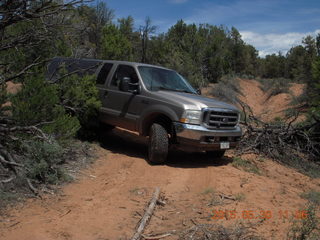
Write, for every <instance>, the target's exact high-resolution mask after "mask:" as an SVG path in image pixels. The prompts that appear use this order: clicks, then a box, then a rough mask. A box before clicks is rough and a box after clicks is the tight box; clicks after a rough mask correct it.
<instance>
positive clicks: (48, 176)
mask: <svg viewBox="0 0 320 240" xmlns="http://www.w3.org/2000/svg"><path fill="white" fill-rule="evenodd" d="M23 149H24V151H25V158H26V159H25V166H26V175H27V177H29V178H31V179H36V180H38V181H40V182H43V183H50V184H54V183H57V182H58V181H59V180H60V179H61V178H62V177H63V175H64V174H63V173H62V170H61V168H60V167H59V163H61V158H62V154H63V148H62V147H61V146H60V145H59V144H58V143H57V142H55V141H53V142H51V143H48V142H40V141H30V142H27V143H24V146H23Z"/></svg>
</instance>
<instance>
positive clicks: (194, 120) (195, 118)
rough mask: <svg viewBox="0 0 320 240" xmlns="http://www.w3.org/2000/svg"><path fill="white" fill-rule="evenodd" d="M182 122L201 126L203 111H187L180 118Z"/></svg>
mask: <svg viewBox="0 0 320 240" xmlns="http://www.w3.org/2000/svg"><path fill="white" fill-rule="evenodd" d="M180 122H183V123H191V124H200V123H201V111H200V110H185V111H184V113H183V114H182V118H180Z"/></svg>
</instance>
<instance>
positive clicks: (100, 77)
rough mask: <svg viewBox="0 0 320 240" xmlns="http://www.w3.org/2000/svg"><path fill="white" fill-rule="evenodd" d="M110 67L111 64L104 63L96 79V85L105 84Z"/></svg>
mask: <svg viewBox="0 0 320 240" xmlns="http://www.w3.org/2000/svg"><path fill="white" fill-rule="evenodd" d="M112 66H113V64H112V63H105V64H104V65H103V66H102V68H101V70H100V72H99V74H98V77H97V84H104V83H105V81H106V79H107V77H108V75H109V72H110V70H111V68H112Z"/></svg>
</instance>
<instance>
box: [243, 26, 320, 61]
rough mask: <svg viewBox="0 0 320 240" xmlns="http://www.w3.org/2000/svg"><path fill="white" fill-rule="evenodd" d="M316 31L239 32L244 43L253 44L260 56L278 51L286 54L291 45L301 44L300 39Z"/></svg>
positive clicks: (316, 31) (316, 32) (312, 34)
mask: <svg viewBox="0 0 320 240" xmlns="http://www.w3.org/2000/svg"><path fill="white" fill-rule="evenodd" d="M318 33H320V29H317V30H315V31H314V32H306V33H298V32H289V33H284V34H274V33H271V34H260V33H256V32H252V31H241V32H240V34H241V35H242V39H243V40H244V41H245V42H246V43H248V44H251V45H253V46H254V47H255V48H256V49H258V50H259V56H260V57H264V56H266V55H268V54H272V53H277V52H279V51H281V52H282V53H283V54H286V52H287V51H288V50H290V48H291V47H293V46H296V45H299V44H301V41H302V39H303V38H304V37H306V36H307V35H311V36H316V35H317V34H318Z"/></svg>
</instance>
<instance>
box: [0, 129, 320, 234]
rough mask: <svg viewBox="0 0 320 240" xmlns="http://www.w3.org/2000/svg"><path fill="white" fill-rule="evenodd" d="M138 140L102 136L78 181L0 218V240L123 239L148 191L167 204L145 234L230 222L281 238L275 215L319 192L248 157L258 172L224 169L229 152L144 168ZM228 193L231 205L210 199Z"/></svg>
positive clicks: (175, 158)
mask: <svg viewBox="0 0 320 240" xmlns="http://www.w3.org/2000/svg"><path fill="white" fill-rule="evenodd" d="M144 142H145V140H144V139H141V138H140V137H138V136H136V135H135V134H132V133H130V132H126V131H123V130H119V129H116V130H114V133H111V134H108V135H106V139H105V144H103V148H101V147H97V152H98V154H99V158H98V160H97V161H96V162H95V163H94V164H93V165H92V166H90V167H89V168H88V169H87V170H84V171H83V174H82V175H81V176H80V178H79V179H78V180H77V181H76V182H74V183H71V184H69V185H67V186H65V187H64V188H63V191H62V192H61V193H60V194H58V195H55V196H50V195H47V196H46V197H45V199H42V200H41V199H32V200H29V201H27V202H26V203H23V204H20V205H19V206H17V207H15V208H14V209H9V210H8V211H7V212H6V214H5V215H3V216H1V217H0V239H6V240H13V239H17V240H18V239H19V240H21V239H24V240H38V239H39V240H43V239H48V240H49V239H55V240H56V239H75V240H81V239H97V240H98V239H99V240H101V239H111V240H113V239H129V238H130V237H131V236H132V235H133V233H134V231H135V227H136V225H137V223H138V222H139V220H140V218H141V216H140V215H143V212H144V208H145V206H146V205H147V203H148V201H149V200H150V198H151V196H152V193H153V190H154V188H155V187H156V186H159V187H160V188H161V191H162V193H163V195H164V196H165V197H166V199H167V200H166V201H167V204H166V205H165V206H163V207H160V206H158V207H157V209H156V210H155V215H154V216H153V217H152V219H151V222H150V224H149V225H148V226H147V229H146V231H145V232H146V233H147V234H148V233H163V232H168V231H172V232H173V233H175V235H172V236H171V237H167V238H165V239H177V238H178V234H179V233H181V231H183V230H185V229H188V228H190V227H192V226H193V223H192V222H191V219H193V220H194V221H197V222H204V223H215V224H217V223H218V224H223V225H231V226H232V225H235V224H236V223H238V222H244V223H251V224H255V229H256V230H255V232H256V233H257V234H259V235H261V236H263V237H266V239H283V238H284V237H285V235H286V232H287V229H288V227H289V219H282V218H280V216H279V211H280V210H283V211H284V210H288V211H289V214H290V216H291V213H292V214H293V213H294V212H295V211H297V210H299V209H301V208H303V207H304V204H305V203H306V201H305V200H304V199H302V198H300V196H299V195H300V194H301V193H302V192H304V191H308V190H310V189H317V190H318V191H319V186H320V180H313V179H310V178H308V177H306V176H304V175H302V174H300V173H297V172H295V171H294V170H292V169H288V168H286V167H283V166H281V165H279V164H276V163H274V162H272V161H270V160H267V159H260V158H258V157H257V156H254V155H246V156H243V158H246V159H250V160H251V161H252V162H254V163H255V164H256V165H257V166H258V167H259V168H260V170H261V175H256V174H253V173H248V172H245V171H242V170H239V169H236V168H234V167H233V166H232V165H231V162H232V158H231V156H232V154H231V153H229V154H227V156H226V157H225V158H223V159H222V160H219V161H213V160H212V159H208V158H207V157H206V156H205V154H201V153H197V154H186V153H172V154H171V156H170V159H169V162H168V164H167V165H164V166H151V165H149V164H148V163H147V162H146V160H145V159H144V157H145V156H146V145H145V143H144ZM219 194H220V195H222V194H223V195H226V196H233V197H234V198H235V199H237V200H228V199H224V200H222V199H220V198H218V200H219V205H217V202H215V201H214V199H216V198H215V197H214V196H218V195H219ZM219 209H224V210H235V211H236V212H237V219H232V220H226V219H223V220H221V219H219V220H213V219H211V214H212V211H214V210H219ZM247 210H253V211H254V213H258V212H260V211H271V213H272V214H273V216H272V217H271V219H269V220H266V221H261V220H260V219H259V218H258V217H257V216H258V215H255V216H256V217H257V218H256V219H250V220H244V219H243V216H242V211H247Z"/></svg>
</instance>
